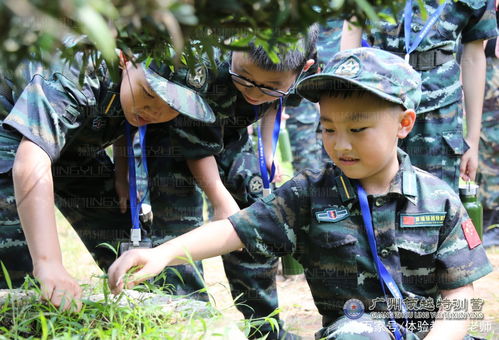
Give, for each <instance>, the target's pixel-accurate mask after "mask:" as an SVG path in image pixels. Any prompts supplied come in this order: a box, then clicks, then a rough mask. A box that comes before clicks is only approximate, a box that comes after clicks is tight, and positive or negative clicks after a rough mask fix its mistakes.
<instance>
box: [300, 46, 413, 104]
mask: <svg viewBox="0 0 499 340" xmlns="http://www.w3.org/2000/svg"><path fill="white" fill-rule="evenodd" d="M359 88H362V89H365V90H367V91H369V92H371V93H373V94H375V95H377V96H379V97H381V98H383V99H386V100H388V101H390V102H393V103H397V104H401V105H403V106H404V107H405V108H406V109H413V110H415V109H417V107H418V105H419V101H420V99H421V77H420V75H419V73H418V72H416V71H415V70H414V69H413V68H412V67H411V66H410V65H409V64H408V63H406V62H405V61H404V60H403V59H401V58H400V57H398V56H396V55H394V54H392V53H389V52H386V51H383V50H380V49H375V48H366V47H362V48H356V49H351V50H345V51H341V52H339V53H337V54H335V55H334V57H333V58H332V59H331V60H330V61H329V62H328V63H327V65H326V66H325V67H324V70H323V71H322V72H321V73H319V74H315V75H312V76H309V77H307V78H304V79H303V80H301V81H300V82H299V83H298V85H297V92H298V94H300V95H301V96H302V97H304V98H306V99H308V100H310V101H312V102H318V101H319V96H320V95H321V92H323V91H324V90H326V91H327V90H330V91H334V90H338V91H355V90H358V89H359Z"/></svg>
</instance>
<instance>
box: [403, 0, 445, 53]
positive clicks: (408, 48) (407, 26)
mask: <svg viewBox="0 0 499 340" xmlns="http://www.w3.org/2000/svg"><path fill="white" fill-rule="evenodd" d="M446 3H447V0H445V1H444V2H443V3H441V4H440V6H438V8H437V9H436V11H435V12H434V13H433V14H432V15H431V16H430V18H429V19H428V21H426V23H425V24H424V26H423V29H422V30H421V31H420V32H419V33H418V34H417V35H416V39H414V41H413V42H411V24H412V0H407V1H406V3H405V8H404V39H405V53H406V55H405V58H406V61H408V59H409V55H410V54H411V53H412V52H414V50H416V48H417V47H418V46H419V44H420V43H421V41H422V40H423V39H424V37H425V36H426V35H427V34H428V32H429V31H430V28H431V27H432V26H433V24H434V23H435V22H436V21H437V19H438V17H439V16H440V14H441V13H442V11H443V10H444V7H445V4H446Z"/></svg>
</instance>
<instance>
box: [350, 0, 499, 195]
mask: <svg viewBox="0 0 499 340" xmlns="http://www.w3.org/2000/svg"><path fill="white" fill-rule="evenodd" d="M412 4H413V5H412V13H411V15H412V24H411V32H410V38H411V39H410V40H411V42H412V41H414V40H416V37H417V35H418V34H419V33H420V32H421V31H422V30H423V28H424V25H425V24H426V22H425V21H423V19H422V16H421V10H420V8H419V2H418V1H412ZM424 4H425V7H426V10H427V12H428V18H427V19H425V20H426V21H429V20H430V19H429V18H430V17H431V15H432V14H433V13H435V12H436V10H437V8H438V7H439V5H440V2H439V1H438V0H425V1H424ZM398 18H400V19H399V22H398V23H397V24H395V23H389V22H387V21H380V22H377V23H375V24H374V25H373V28H372V31H371V35H370V42H371V43H372V46H373V47H379V48H381V49H383V50H386V51H389V52H392V53H395V54H398V55H400V56H404V55H405V54H406V50H405V43H409V42H408V41H406V40H405V37H404V35H405V33H404V24H405V19H404V16H403V13H400V14H399V16H398ZM496 35H497V30H496V22H495V13H494V0H487V1H476V0H459V1H446V2H445V5H444V8H443V10H442V12H441V13H440V15H439V16H438V18H437V19H436V21H435V23H434V24H433V26H431V27H430V28H429V30H428V33H427V34H426V35H425V36H424V38H423V39H422V41H421V42H420V43H419V45H418V46H417V48H416V50H415V51H414V52H412V53H411V54H410V58H409V63H410V64H411V66H413V68H414V69H415V70H417V71H418V72H419V73H420V74H421V78H422V98H421V104H420V106H419V110H418V116H417V120H416V124H415V126H414V129H413V130H412V132H411V134H410V136H409V137H408V138H406V139H405V140H403V141H401V144H400V147H401V148H402V149H403V150H404V151H406V152H407V153H408V155H409V156H410V157H411V161H412V163H413V164H414V165H416V166H417V167H420V168H421V169H424V170H427V171H428V172H430V173H432V174H434V175H435V176H437V177H439V178H441V179H443V180H444V181H445V182H447V183H448V184H449V185H450V186H451V187H452V188H454V190H456V192H457V189H458V185H459V177H462V178H463V179H464V180H468V179H471V180H474V178H475V174H476V169H477V166H478V144H479V138H480V122H481V113H482V101H483V89H484V82H485V55H484V53H483V41H484V40H487V39H490V38H493V37H495V36H496ZM459 38H460V39H461V42H462V43H463V45H464V49H463V57H462V62H461V65H462V86H461V81H460V78H459V77H460V74H461V72H460V67H459V64H458V63H457V60H456V58H455V56H454V52H455V50H456V44H457V42H458V39H459ZM344 42H345V45H343V43H344ZM360 42H361V30H360V29H358V28H353V29H345V30H344V32H343V37H342V48H351V47H359V46H360ZM463 102H464V105H465V111H466V122H467V135H466V137H465V138H464V136H463V126H462V119H463Z"/></svg>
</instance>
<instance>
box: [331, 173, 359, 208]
mask: <svg viewBox="0 0 499 340" xmlns="http://www.w3.org/2000/svg"><path fill="white" fill-rule="evenodd" d="M336 169H337V170H338V174H337V175H336V176H335V178H334V182H335V184H336V188H337V189H338V191H339V193H340V196H341V200H342V202H343V203H346V202H349V201H351V200H354V199H357V192H356V191H355V188H354V186H353V185H352V182H351V181H352V180H351V179H350V178H348V177H347V176H345V175H344V174H343V173H342V172H341V170H340V169H339V168H336Z"/></svg>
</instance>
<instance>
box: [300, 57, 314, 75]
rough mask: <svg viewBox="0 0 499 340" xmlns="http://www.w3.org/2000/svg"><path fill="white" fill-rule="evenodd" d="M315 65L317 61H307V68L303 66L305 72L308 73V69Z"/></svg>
mask: <svg viewBox="0 0 499 340" xmlns="http://www.w3.org/2000/svg"><path fill="white" fill-rule="evenodd" d="M313 64H315V60H314V59H309V60H307V62H306V63H305V66H303V72H307V71H308V69H309V68H310V67H312V65H313Z"/></svg>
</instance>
